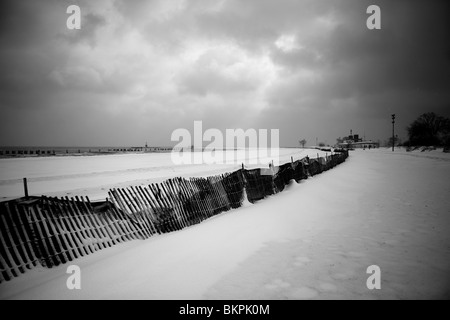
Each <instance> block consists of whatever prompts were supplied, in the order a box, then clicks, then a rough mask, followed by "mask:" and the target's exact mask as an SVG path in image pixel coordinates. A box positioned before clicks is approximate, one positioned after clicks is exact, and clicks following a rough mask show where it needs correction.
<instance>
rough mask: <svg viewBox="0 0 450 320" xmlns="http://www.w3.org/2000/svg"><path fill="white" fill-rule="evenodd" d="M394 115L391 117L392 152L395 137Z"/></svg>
mask: <svg viewBox="0 0 450 320" xmlns="http://www.w3.org/2000/svg"><path fill="white" fill-rule="evenodd" d="M394 124H395V113H394V114H393V115H392V151H394V145H395V135H394Z"/></svg>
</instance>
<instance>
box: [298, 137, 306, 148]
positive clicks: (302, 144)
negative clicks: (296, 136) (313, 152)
mask: <svg viewBox="0 0 450 320" xmlns="http://www.w3.org/2000/svg"><path fill="white" fill-rule="evenodd" d="M298 143H300V145H301V146H302V148H305V144H306V140H305V139H303V140H299V141H298Z"/></svg>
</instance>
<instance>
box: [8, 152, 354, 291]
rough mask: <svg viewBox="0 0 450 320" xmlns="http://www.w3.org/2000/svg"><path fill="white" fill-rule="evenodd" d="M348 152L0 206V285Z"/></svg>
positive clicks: (252, 193) (275, 184) (168, 228)
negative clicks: (100, 197) (102, 197)
mask: <svg viewBox="0 0 450 320" xmlns="http://www.w3.org/2000/svg"><path fill="white" fill-rule="evenodd" d="M347 157H348V151H345V152H341V153H335V154H332V155H330V156H328V155H327V156H326V157H323V158H318V159H309V158H304V159H301V160H297V161H295V162H294V161H291V162H290V163H287V164H284V165H281V166H279V167H272V168H269V169H253V170H245V169H241V170H238V171H235V172H232V173H227V174H223V175H218V176H213V177H207V178H190V179H185V178H173V179H169V180H166V181H164V182H161V183H155V184H150V185H148V186H132V187H128V188H116V189H111V190H110V191H109V192H108V195H109V199H107V200H106V201H103V202H97V203H91V202H90V200H89V198H87V197H84V198H83V197H78V196H76V197H71V198H68V197H64V198H50V197H45V196H42V197H26V198H20V199H16V200H11V201H7V202H1V203H0V283H2V282H5V281H8V280H11V279H13V278H15V277H18V276H20V274H22V273H25V272H26V271H27V270H29V269H33V268H34V267H36V266H38V265H41V266H44V267H48V268H51V267H53V266H58V265H60V264H64V263H67V262H69V261H73V260H75V259H77V258H80V257H83V256H86V255H89V254H92V253H94V252H96V251H98V250H102V249H104V248H109V247H111V246H114V245H116V244H118V243H121V242H125V241H130V240H136V239H141V240H142V239H147V238H149V237H151V236H153V235H154V234H157V233H158V234H161V233H166V232H172V231H176V230H180V229H183V228H185V227H188V226H191V225H194V224H198V223H200V222H202V221H203V220H205V219H208V218H210V217H212V216H214V215H217V214H220V213H222V212H225V211H228V210H230V209H234V208H239V207H240V206H241V205H242V203H243V201H244V199H245V198H247V199H248V200H249V201H250V202H255V201H257V200H260V199H263V198H265V197H267V196H269V195H272V194H275V193H278V192H281V191H283V190H284V187H285V185H287V184H288V183H290V181H291V180H292V179H293V180H295V181H297V182H300V180H302V179H307V178H308V176H313V175H316V174H319V173H321V172H323V171H326V170H329V169H331V168H333V167H334V166H336V165H337V164H339V163H342V162H344V161H345V159H346V158H347Z"/></svg>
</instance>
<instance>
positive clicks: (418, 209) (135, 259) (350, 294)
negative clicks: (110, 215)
mask: <svg viewBox="0 0 450 320" xmlns="http://www.w3.org/2000/svg"><path fill="white" fill-rule="evenodd" d="M449 177H450V155H449V154H444V153H442V152H426V153H421V152H413V153H407V152H404V151H401V150H400V151H396V152H394V153H393V152H391V151H389V150H386V149H379V150H370V151H369V150H365V151H363V150H356V151H353V152H351V153H350V157H349V158H348V159H347V161H346V162H345V163H343V164H341V165H339V166H338V167H336V168H334V169H332V170H330V171H327V172H325V173H323V174H321V175H318V176H315V177H313V178H310V179H307V180H304V181H302V182H301V183H300V184H296V183H295V182H293V183H292V184H291V185H290V186H289V187H288V188H287V189H285V191H283V192H282V193H280V194H277V195H274V196H271V197H269V198H267V199H264V200H261V201H259V202H258V203H256V204H254V205H251V204H246V206H244V207H243V208H239V209H236V210H231V211H229V212H225V213H223V214H221V215H218V216H215V217H214V218H212V219H209V220H206V221H204V222H202V223H201V224H199V225H196V226H192V227H189V228H187V229H184V230H182V231H178V232H174V233H170V234H164V235H158V236H154V237H152V238H150V239H148V240H145V241H131V242H128V243H125V244H121V245H117V246H115V247H113V248H109V249H105V250H102V251H100V252H98V253H95V254H93V255H90V256H87V257H84V258H82V259H78V260H76V261H74V262H73V263H74V264H77V265H78V266H80V268H81V289H80V290H68V289H67V287H66V281H67V278H68V276H69V275H68V274H66V268H67V266H68V265H63V266H60V267H57V268H53V269H45V268H42V267H39V268H36V269H34V270H31V271H29V272H27V273H26V274H24V275H22V276H20V277H19V278H17V279H14V280H12V281H10V282H6V283H3V284H1V285H0V298H1V299H5V298H12V299H80V298H83V299H94V298H95V299H99V298H101V299H131V298H133V299H431V298H447V299H448V298H450V273H449V271H450V197H449V194H450V180H449ZM370 265H378V266H379V267H380V269H381V289H380V290H369V289H368V288H367V287H366V280H367V278H368V277H369V276H370V275H369V274H367V273H366V270H367V267H368V266H370Z"/></svg>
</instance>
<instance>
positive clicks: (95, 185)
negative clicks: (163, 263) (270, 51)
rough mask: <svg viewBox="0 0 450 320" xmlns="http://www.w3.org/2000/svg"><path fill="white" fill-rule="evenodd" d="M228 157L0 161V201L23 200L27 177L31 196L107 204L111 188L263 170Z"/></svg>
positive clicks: (289, 152)
mask: <svg viewBox="0 0 450 320" xmlns="http://www.w3.org/2000/svg"><path fill="white" fill-rule="evenodd" d="M228 153H229V154H231V159H234V160H233V161H229V162H228V163H225V164H212V165H206V164H190V165H188V164H183V165H174V164H173V162H172V159H171V154H170V153H129V154H114V155H98V156H55V157H30V158H9V159H8V158H6V159H0V201H4V200H9V199H11V198H18V197H22V196H23V195H24V191H23V178H27V180H28V189H29V194H30V195H36V196H40V195H48V196H69V197H70V196H74V195H80V196H89V198H90V199H91V200H100V199H101V200H104V199H105V198H106V197H107V195H108V190H109V189H111V188H117V187H128V186H131V185H139V184H149V183H154V182H161V181H163V180H166V179H168V178H173V177H194V176H210V175H215V174H221V173H225V172H232V171H235V170H237V169H239V168H240V167H241V163H242V162H244V163H245V164H246V165H247V167H260V166H258V165H253V163H252V162H251V161H250V159H249V158H250V157H249V153H248V152H245V151H242V150H241V151H238V152H236V154H235V153H234V151H228ZM325 154H326V152H322V151H319V150H314V149H297V148H282V149H280V151H279V161H280V164H283V163H286V162H289V161H290V160H291V156H292V157H294V160H298V159H301V158H304V157H306V156H307V155H309V156H310V157H312V158H316V157H317V155H319V156H325ZM328 154H329V153H328ZM269 155H270V153H269ZM225 157H226V156H224V158H225ZM224 162H225V161H224ZM269 162H270V161H269Z"/></svg>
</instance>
